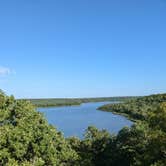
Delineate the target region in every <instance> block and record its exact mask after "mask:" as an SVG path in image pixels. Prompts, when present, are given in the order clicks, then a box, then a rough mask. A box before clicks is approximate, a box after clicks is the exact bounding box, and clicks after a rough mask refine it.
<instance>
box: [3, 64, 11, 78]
mask: <svg viewBox="0 0 166 166" xmlns="http://www.w3.org/2000/svg"><path fill="white" fill-rule="evenodd" d="M11 73H12V71H11V69H10V68H8V67H2V66H0V76H6V75H9V74H11Z"/></svg>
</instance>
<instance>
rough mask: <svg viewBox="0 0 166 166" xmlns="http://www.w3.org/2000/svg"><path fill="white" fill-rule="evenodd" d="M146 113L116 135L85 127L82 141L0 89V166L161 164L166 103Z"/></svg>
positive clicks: (165, 155)
mask: <svg viewBox="0 0 166 166" xmlns="http://www.w3.org/2000/svg"><path fill="white" fill-rule="evenodd" d="M157 105H158V104H157ZM148 115H149V116H148V117H147V118H146V120H145V121H139V122H137V123H135V124H134V125H133V126H132V127H131V128H128V127H125V128H123V129H122V130H121V131H120V132H119V133H118V134H117V135H112V134H110V133H108V132H107V131H106V130H101V131H100V130H98V129H97V128H95V127H89V128H88V129H87V131H86V132H85V136H84V139H82V140H80V139H78V138H75V137H73V138H64V136H63V135H62V133H61V132H59V131H57V130H56V129H55V128H54V127H53V126H51V125H49V124H48V123H47V121H46V120H45V118H44V117H43V115H42V114H41V113H39V112H37V111H36V110H35V109H34V107H33V106H32V105H31V104H30V102H27V101H24V100H15V99H14V97H13V96H9V97H8V96H6V95H5V94H4V93H3V92H0V165H2V166H122V165H123V166H165V163H166V123H165V122H166V104H165V103H161V104H159V105H158V106H156V107H155V108H153V109H152V110H151V111H149V114H148ZM76 125H78V124H76Z"/></svg>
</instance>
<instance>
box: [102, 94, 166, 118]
mask: <svg viewBox="0 0 166 166" xmlns="http://www.w3.org/2000/svg"><path fill="white" fill-rule="evenodd" d="M162 102H166V94H157V95H151V96H145V97H139V98H136V99H132V100H128V101H126V102H123V103H119V104H108V105H104V106H102V107H100V108H99V109H100V110H103V111H108V112H114V113H118V114H123V115H125V116H127V117H128V118H129V119H132V120H145V119H146V118H147V117H148V114H149V112H150V111H152V110H154V109H155V108H156V107H157V106H159V104H160V103H162Z"/></svg>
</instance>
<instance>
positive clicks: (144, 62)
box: [0, 0, 166, 98]
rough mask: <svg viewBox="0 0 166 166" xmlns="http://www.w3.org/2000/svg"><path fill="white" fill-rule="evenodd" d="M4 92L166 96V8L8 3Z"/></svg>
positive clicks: (0, 42)
mask: <svg viewBox="0 0 166 166" xmlns="http://www.w3.org/2000/svg"><path fill="white" fill-rule="evenodd" d="M0 89H2V90H3V91H5V92H6V93H7V94H8V95H10V94H13V95H15V97H16V98H53V97H55V98H56V97H58V98H63V97H108V96H137V95H139V96H140V95H150V94H156V93H165V92H166V1H165V0H134V1H133V0H125V1H124V0H70V1H69V0H24V1H23V0H2V1H0Z"/></svg>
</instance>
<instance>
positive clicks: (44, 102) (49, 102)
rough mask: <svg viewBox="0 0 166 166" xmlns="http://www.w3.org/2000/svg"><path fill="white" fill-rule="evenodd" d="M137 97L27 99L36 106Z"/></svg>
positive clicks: (76, 103)
mask: <svg viewBox="0 0 166 166" xmlns="http://www.w3.org/2000/svg"><path fill="white" fill-rule="evenodd" d="M134 98H136V97H100V98H64V99H63V98H52V99H51V98H50V99H25V100H27V101H30V102H31V103H32V104H33V105H35V106H36V107H52V106H71V105H80V104H82V103H88V102H102V101H126V100H129V99H134Z"/></svg>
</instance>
